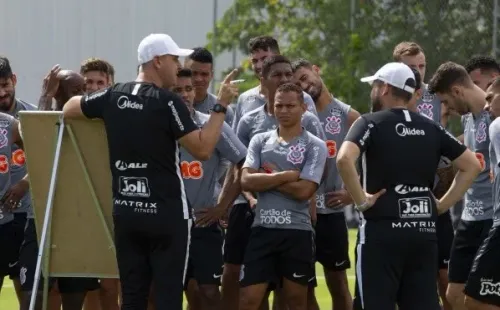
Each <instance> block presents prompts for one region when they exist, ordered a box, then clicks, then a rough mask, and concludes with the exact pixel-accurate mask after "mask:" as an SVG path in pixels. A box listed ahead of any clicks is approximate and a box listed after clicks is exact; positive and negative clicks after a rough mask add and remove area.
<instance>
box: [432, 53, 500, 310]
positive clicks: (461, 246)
mask: <svg viewBox="0 0 500 310" xmlns="http://www.w3.org/2000/svg"><path fill="white" fill-rule="evenodd" d="M429 91H431V92H432V93H435V94H436V95H437V97H439V99H440V100H441V102H442V103H444V104H445V105H447V106H448V107H449V108H450V109H452V110H454V111H456V112H457V113H458V114H460V115H462V125H463V128H464V144H465V145H466V146H467V147H468V148H469V149H470V150H471V151H472V152H474V153H475V155H476V157H477V159H478V160H479V162H480V164H481V173H480V174H479V176H478V177H477V178H476V179H475V180H474V183H473V184H472V186H471V188H470V189H469V190H468V191H467V193H466V194H465V197H464V201H465V204H464V210H463V212H462V217H461V219H460V222H459V223H458V226H457V229H456V231H455V238H454V240H453V245H452V249H451V254H450V262H449V272H448V279H449V285H448V290H447V293H446V296H447V299H448V301H449V302H450V304H451V305H452V307H453V310H462V309H465V305H464V294H463V290H464V286H465V283H466V281H467V278H468V275H469V271H470V270H471V267H472V264H473V260H474V256H475V254H476V252H477V250H478V249H479V247H480V246H481V244H482V242H483V240H484V239H485V238H486V237H487V235H488V231H489V230H490V228H491V224H492V216H493V197H492V188H491V183H490V177H489V172H490V160H489V144H490V138H489V133H488V127H489V125H490V123H491V118H490V115H489V113H488V112H487V111H484V107H485V103H486V99H485V98H486V94H485V92H484V91H483V90H482V89H481V88H479V87H478V86H477V85H475V84H474V83H473V82H472V79H471V78H470V76H469V75H468V73H467V71H466V69H465V68H464V67H462V66H460V65H458V64H456V63H453V62H446V63H444V64H442V65H440V66H439V68H438V70H437V71H436V73H434V76H433V77H432V79H431V81H430V82H429Z"/></svg>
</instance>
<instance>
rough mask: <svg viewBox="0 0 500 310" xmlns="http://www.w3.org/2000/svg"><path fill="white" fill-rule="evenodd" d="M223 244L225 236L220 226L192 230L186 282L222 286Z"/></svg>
mask: <svg viewBox="0 0 500 310" xmlns="http://www.w3.org/2000/svg"><path fill="white" fill-rule="evenodd" d="M223 242H224V235H223V232H222V230H221V228H220V227H219V226H218V225H212V226H210V227H194V228H193V229H191V244H190V245H189V260H188V268H187V274H186V280H189V279H195V280H196V282H198V284H199V285H220V283H221V282H220V281H221V277H222V265H223V263H224V262H223V260H222V244H223ZM187 282H188V281H186V283H185V284H186V285H187ZM185 288H187V286H186V287H185Z"/></svg>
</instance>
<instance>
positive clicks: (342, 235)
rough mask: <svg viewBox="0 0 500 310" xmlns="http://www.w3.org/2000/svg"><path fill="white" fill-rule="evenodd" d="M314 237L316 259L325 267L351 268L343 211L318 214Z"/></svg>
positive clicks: (335, 268) (336, 269) (330, 268)
mask: <svg viewBox="0 0 500 310" xmlns="http://www.w3.org/2000/svg"><path fill="white" fill-rule="evenodd" d="M315 239H316V261H318V262H319V263H320V264H321V265H323V267H324V268H325V269H328V270H333V271H341V270H346V269H349V268H351V261H350V260H349V234H348V230H347V224H346V221H345V215H344V212H342V213H332V214H318V220H317V222H316V227H315Z"/></svg>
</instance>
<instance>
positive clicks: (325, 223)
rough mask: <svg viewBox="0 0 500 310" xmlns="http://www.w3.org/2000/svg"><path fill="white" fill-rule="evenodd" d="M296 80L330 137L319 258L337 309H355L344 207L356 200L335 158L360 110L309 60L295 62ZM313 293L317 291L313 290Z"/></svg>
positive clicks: (319, 201) (320, 201) (319, 197)
mask: <svg viewBox="0 0 500 310" xmlns="http://www.w3.org/2000/svg"><path fill="white" fill-rule="evenodd" d="M292 69H293V71H294V79H295V81H296V83H297V84H298V85H299V86H301V88H302V90H303V91H305V92H306V93H308V94H309V95H310V96H311V97H312V98H313V100H314V103H315V104H316V111H317V112H318V117H319V120H320V122H321V126H322V127H323V129H324V133H325V136H326V146H327V149H328V157H327V160H326V171H327V175H326V178H325V179H324V180H323V182H322V184H321V186H320V187H319V189H318V192H317V193H316V212H317V214H318V215H317V222H316V226H315V237H316V260H317V261H318V262H319V263H321V265H323V269H324V274H325V280H326V285H327V286H328V290H329V291H330V295H331V297H332V304H333V305H334V309H336V310H340V309H342V310H348V309H352V297H351V293H350V292H349V285H348V281H347V274H346V270H347V269H349V268H350V267H351V262H350V260H349V235H348V230H347V225H346V220H345V215H344V207H345V206H346V205H349V204H352V199H351V197H350V196H349V194H348V193H347V191H346V190H345V189H344V188H343V184H342V179H341V178H340V175H339V174H338V172H337V165H336V162H335V158H336V156H337V150H338V149H339V148H340V145H341V144H342V142H344V139H345V136H346V134H347V131H348V130H349V128H350V127H351V125H352V123H353V122H354V121H355V120H356V119H357V118H358V117H359V112H358V111H356V110H354V109H352V108H351V106H349V105H347V104H345V103H343V102H342V101H340V100H338V99H336V98H334V97H333V95H332V94H331V93H330V91H329V90H328V88H327V87H326V85H325V83H323V80H322V79H321V77H320V73H319V70H320V69H319V67H317V66H316V65H312V64H311V63H310V62H309V61H307V60H305V59H299V60H296V61H294V62H293V63H292ZM311 293H312V294H314V290H313V289H312V292H311Z"/></svg>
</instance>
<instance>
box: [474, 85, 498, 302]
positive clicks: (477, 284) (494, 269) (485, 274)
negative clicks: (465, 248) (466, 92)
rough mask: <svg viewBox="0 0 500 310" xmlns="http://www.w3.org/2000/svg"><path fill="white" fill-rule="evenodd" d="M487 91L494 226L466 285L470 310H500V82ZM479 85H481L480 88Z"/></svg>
mask: <svg viewBox="0 0 500 310" xmlns="http://www.w3.org/2000/svg"><path fill="white" fill-rule="evenodd" d="M490 84H491V86H489V87H488V89H487V91H486V102H487V103H486V107H485V110H486V111H488V112H489V113H490V115H491V118H492V119H494V121H493V122H492V123H491V125H490V128H489V135H490V137H491V145H490V160H491V164H490V167H491V174H492V175H491V177H492V180H491V181H492V182H493V206H494V213H493V225H492V227H491V229H490V231H489V233H488V237H487V238H485V239H484V241H483V244H482V245H481V247H480V248H479V251H478V252H477V254H476V257H475V259H474V264H473V265H472V269H471V272H470V274H469V278H468V279H467V283H466V285H465V295H466V296H465V305H466V306H467V308H468V309H469V310H493V309H497V310H498V309H500V295H499V294H498V292H499V287H500V269H499V268H498V262H499V261H500V236H499V233H500V230H499V229H500V208H499V206H500V118H499V116H500V78H498V77H497V78H495V79H494V80H493V82H492V83H490ZM476 85H477V84H476Z"/></svg>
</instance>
